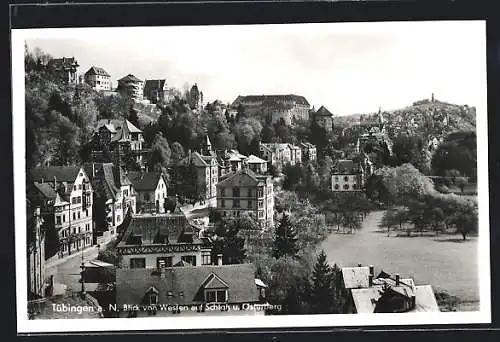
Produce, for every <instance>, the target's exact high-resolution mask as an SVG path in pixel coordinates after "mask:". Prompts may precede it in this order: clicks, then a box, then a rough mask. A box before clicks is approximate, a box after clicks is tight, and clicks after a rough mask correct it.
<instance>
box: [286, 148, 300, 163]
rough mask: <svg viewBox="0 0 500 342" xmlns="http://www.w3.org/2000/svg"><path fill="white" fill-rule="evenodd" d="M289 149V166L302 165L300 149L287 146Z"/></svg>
mask: <svg viewBox="0 0 500 342" xmlns="http://www.w3.org/2000/svg"><path fill="white" fill-rule="evenodd" d="M288 148H289V149H290V165H297V164H300V163H302V150H301V149H300V147H298V146H295V145H292V144H288Z"/></svg>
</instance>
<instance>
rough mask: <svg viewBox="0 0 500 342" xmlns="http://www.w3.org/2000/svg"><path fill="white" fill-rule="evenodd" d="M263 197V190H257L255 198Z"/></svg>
mask: <svg viewBox="0 0 500 342" xmlns="http://www.w3.org/2000/svg"><path fill="white" fill-rule="evenodd" d="M263 195H264V189H263V188H259V189H258V191H257V196H258V197H262V196H263Z"/></svg>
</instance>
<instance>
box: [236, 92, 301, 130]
mask: <svg viewBox="0 0 500 342" xmlns="http://www.w3.org/2000/svg"><path fill="white" fill-rule="evenodd" d="M231 108H232V109H233V110H243V111H244V112H245V113H246V114H248V115H259V116H262V117H264V118H266V119H268V120H269V121H270V122H271V123H277V122H282V123H284V124H286V125H292V124H293V122H294V121H297V120H305V121H306V120H309V110H310V104H309V102H308V101H307V100H306V98H305V97H304V96H300V95H293V94H289V95H248V96H238V97H237V98H236V100H234V102H233V103H232V105H231Z"/></svg>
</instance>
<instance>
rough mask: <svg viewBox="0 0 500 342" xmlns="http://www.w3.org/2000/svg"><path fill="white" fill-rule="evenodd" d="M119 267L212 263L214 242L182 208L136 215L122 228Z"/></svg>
mask: <svg viewBox="0 0 500 342" xmlns="http://www.w3.org/2000/svg"><path fill="white" fill-rule="evenodd" d="M119 241H120V242H119V243H118V245H117V247H116V252H117V254H118V255H119V256H120V260H121V261H120V264H119V265H117V266H118V267H119V268H125V269H129V268H147V269H157V268H158V269H160V268H164V267H172V266H175V267H193V266H200V265H210V264H211V263H212V260H211V250H212V246H211V241H210V240H209V239H208V238H205V237H203V236H202V235H201V234H200V229H199V228H198V227H197V226H195V225H193V224H191V223H190V222H189V221H188V219H187V217H186V215H185V214H184V213H182V212H181V211H180V210H179V211H176V212H174V213H164V214H135V215H132V216H131V218H130V220H128V221H127V222H126V223H125V224H123V225H122V226H121V227H120V233H119Z"/></svg>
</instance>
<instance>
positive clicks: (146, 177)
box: [127, 171, 163, 191]
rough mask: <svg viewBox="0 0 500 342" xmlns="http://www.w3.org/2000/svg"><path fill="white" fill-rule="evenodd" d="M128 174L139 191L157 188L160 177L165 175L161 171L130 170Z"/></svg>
mask: <svg viewBox="0 0 500 342" xmlns="http://www.w3.org/2000/svg"><path fill="white" fill-rule="evenodd" d="M127 176H128V179H130V182H132V185H133V186H134V188H135V190H137V191H145V190H146V191H147V190H156V187H157V186H158V182H159V181H160V177H163V175H162V173H161V172H160V171H149V172H142V171H130V172H129V173H128V174H127Z"/></svg>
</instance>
